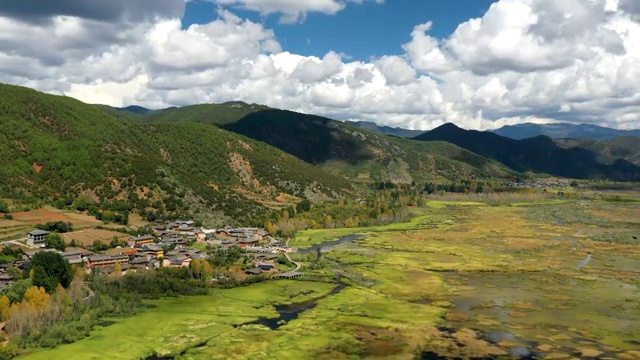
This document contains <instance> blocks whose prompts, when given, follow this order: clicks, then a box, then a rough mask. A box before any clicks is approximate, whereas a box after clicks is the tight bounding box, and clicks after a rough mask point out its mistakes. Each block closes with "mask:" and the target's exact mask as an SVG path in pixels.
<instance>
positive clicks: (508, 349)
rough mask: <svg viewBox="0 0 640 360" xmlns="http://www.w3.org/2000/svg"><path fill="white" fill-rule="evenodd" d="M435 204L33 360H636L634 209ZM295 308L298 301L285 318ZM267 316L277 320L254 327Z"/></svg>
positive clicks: (311, 234)
mask: <svg viewBox="0 0 640 360" xmlns="http://www.w3.org/2000/svg"><path fill="white" fill-rule="evenodd" d="M429 205H430V206H428V207H425V208H422V209H419V210H417V211H419V215H418V216H417V217H415V218H414V219H412V221H410V222H407V223H402V224H392V225H388V226H380V227H372V228H366V229H360V228H359V229H330V230H312V231H306V232H302V233H301V234H299V235H298V236H297V237H296V241H295V242H294V245H295V246H297V247H300V248H306V247H308V246H310V245H314V244H315V245H317V244H319V243H322V242H325V241H328V240H335V239H336V238H337V237H340V236H345V235H352V234H363V235H365V236H364V238H361V239H358V240H355V241H354V242H352V243H343V244H339V245H335V246H331V247H327V248H322V249H321V256H320V258H318V255H317V253H316V252H311V253H308V254H292V257H294V259H296V260H302V261H303V262H305V265H306V266H305V267H303V269H302V271H304V272H305V277H303V278H302V279H301V280H298V281H270V282H267V283H261V284H255V285H251V286H247V287H242V288H235V289H228V290H222V289H220V290H215V291H212V293H211V295H209V296H202V297H193V298H179V299H168V300H158V301H154V302H151V303H150V304H151V305H153V306H155V307H150V308H149V309H148V310H146V311H144V312H141V313H139V314H138V315H136V316H134V317H131V318H127V319H122V320H116V321H115V323H114V324H113V325H110V326H108V327H105V328H100V329H97V330H96V331H95V332H94V333H93V335H92V336H90V337H89V338H87V339H84V340H81V341H79V342H77V343H74V344H70V345H63V346H61V347H59V348H57V349H54V350H46V351H42V352H36V353H33V354H31V355H29V356H26V357H25V358H27V359H45V358H46V359H75V358H78V359H80V358H83V359H90V358H92V357H93V358H97V357H96V356H99V355H101V354H102V353H103V352H104V351H107V350H109V351H110V354H112V356H113V357H114V358H116V359H139V358H144V357H145V356H150V355H152V354H154V352H155V353H157V354H158V355H163V356H166V355H171V356H175V359H201V358H211V359H246V358H251V359H272V358H279V359H307V358H308V359H357V358H373V357H375V358H382V359H385V358H386V359H415V358H424V359H437V358H447V357H453V358H464V359H469V358H546V359H570V358H613V359H640V352H639V351H638V350H639V349H640V342H638V340H639V339H640V289H639V285H640V240H639V239H640V218H639V217H638V216H636V215H637V214H639V213H640V202H635V201H631V200H629V201H616V202H606V201H599V200H575V201H565V202H551V201H549V202H544V201H538V202H535V203H534V202H531V203H518V204H514V205H517V206H511V205H510V204H503V205H489V204H484V203H481V202H478V201H474V202H433V203H430V204H429ZM311 280H315V281H311ZM336 280H337V283H336ZM312 298H317V299H316V300H315V301H312V302H308V301H307V300H309V299H312ZM291 302H294V303H302V304H304V306H301V307H299V308H298V309H297V311H298V312H297V313H296V316H295V317H289V318H287V317H283V316H284V315H283V311H284V310H283V307H282V306H277V305H280V304H283V303H291ZM279 313H280V315H279ZM285 315H286V314H285ZM260 317H267V318H271V319H274V320H273V321H267V320H268V319H267V320H264V321H260V320H258V321H257V322H255V323H251V324H247V323H248V322H252V321H253V320H256V319H259V318H260ZM276 320H277V323H276V322H275V321H276ZM140 324H145V325H144V327H143V328H140V327H139V326H140ZM242 324H244V325H242ZM238 325H240V326H238ZM152 358H153V357H149V359H152Z"/></svg>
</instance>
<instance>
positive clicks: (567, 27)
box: [0, 0, 640, 130]
mask: <svg viewBox="0 0 640 360" xmlns="http://www.w3.org/2000/svg"><path fill="white" fill-rule="evenodd" d="M34 1H36V2H40V3H42V4H41V5H42V6H38V7H34V6H29V4H30V3H32V2H34ZM5 2H7V3H9V2H11V4H13V5H12V6H1V5H0V82H5V83H11V84H17V85H24V86H28V87H32V88H36V89H39V90H42V91H46V92H50V93H54V94H65V95H67V96H72V97H75V98H77V99H80V100H82V101H85V102H89V103H100V104H109V105H112V106H118V107H121V106H127V105H140V106H144V107H147V108H150V109H160V108H166V107H170V106H185V105H191V104H199V103H223V102H226V101H234V100H241V101H245V102H247V103H257V104H264V105H267V106H271V107H274V108H279V109H287V110H292V111H298V112H303V113H309V114H316V115H322V116H327V117H333V118H340V119H347V120H364V121H374V122H376V123H378V124H381V125H388V126H400V127H405V128H409V129H421V130H426V129H431V128H434V127H436V126H439V125H441V124H443V123H446V122H454V123H456V124H457V125H459V126H462V127H464V128H472V129H483V130H484V129H495V128H498V127H500V126H503V125H513V124H518V123H523V122H537V123H550V122H558V121H563V122H567V121H568V122H573V123H589V124H597V125H604V126H610V127H615V128H619V129H634V128H638V126H639V124H640V97H639V96H638V84H639V83H640V66H639V64H640V21H638V19H640V7H638V6H637V4H638V3H639V2H640V0H618V1H612V0H108V1H98V0H83V1H79V0H74V1H65V4H67V5H65V6H60V4H59V3H60V1H41V0H30V1H27V0H11V1H9V0H0V3H2V4H4V3H5ZM220 4H223V5H224V6H226V7H225V8H224V10H225V11H220V9H218V5H220ZM265 14H270V15H265ZM471 19H481V21H470V20H471ZM300 20H302V21H300ZM192 24H202V26H197V27H192V26H191V25H192ZM430 24H431V25H430ZM414 29H415V31H414ZM426 30H428V33H427V34H425V31H426ZM114 34H118V36H114ZM45 38H46V39H50V40H51V41H42V39H45Z"/></svg>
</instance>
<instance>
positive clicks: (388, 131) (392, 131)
mask: <svg viewBox="0 0 640 360" xmlns="http://www.w3.org/2000/svg"><path fill="white" fill-rule="evenodd" d="M347 124H348V125H351V126H354V127H357V128H360V129H365V130H369V131H370V132H373V133H377V134H384V135H393V136H398V137H404V138H412V137H416V136H418V135H420V134H422V133H424V131H422V130H408V129H403V128H399V127H390V126H379V125H377V124H376V123H374V122H371V121H350V122H347Z"/></svg>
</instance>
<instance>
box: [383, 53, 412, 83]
mask: <svg viewBox="0 0 640 360" xmlns="http://www.w3.org/2000/svg"><path fill="white" fill-rule="evenodd" d="M375 66H376V67H377V68H378V69H379V70H380V72H382V75H384V77H385V78H386V79H387V83H388V84H390V85H406V84H409V83H411V82H413V81H415V78H416V70H415V69H414V68H412V67H411V66H409V64H407V62H406V61H405V60H404V59H403V58H401V57H399V56H383V57H382V58H380V59H379V60H378V61H376V62H375Z"/></svg>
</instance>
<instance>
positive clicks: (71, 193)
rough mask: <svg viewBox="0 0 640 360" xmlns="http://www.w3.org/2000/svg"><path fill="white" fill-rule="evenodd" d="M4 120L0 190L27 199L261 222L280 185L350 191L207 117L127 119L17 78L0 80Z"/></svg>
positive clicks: (309, 194)
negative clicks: (30, 86)
mask: <svg viewBox="0 0 640 360" xmlns="http://www.w3.org/2000/svg"><path fill="white" fill-rule="evenodd" d="M167 111H171V110H167ZM0 123H2V128H3V131H2V133H0V153H1V154H2V157H0V179H2V181H0V198H1V197H5V198H11V199H14V200H15V201H17V202H18V203H22V204H26V205H29V204H30V203H33V204H36V203H38V202H42V201H47V202H48V201H55V200H56V199H59V201H62V202H66V203H71V202H73V201H74V200H77V199H78V198H80V197H82V198H87V199H91V201H92V202H95V205H96V206H98V207H99V208H100V209H102V210H110V211H140V212H141V213H150V212H153V213H157V214H162V213H174V214H176V215H179V214H186V213H190V214H201V215H202V217H205V216H208V217H205V220H207V221H206V223H207V224H209V225H210V226H217V225H225V224H239V223H244V224H247V223H260V222H261V221H262V219H263V218H264V216H266V211H265V210H266V208H265V205H263V204H266V203H270V202H274V201H276V199H278V198H281V195H282V194H283V193H284V194H288V195H291V196H295V197H298V198H302V197H306V198H309V199H311V200H312V201H320V200H323V199H328V198H337V197H342V196H344V195H345V194H347V193H350V192H353V188H352V185H351V184H350V183H349V182H348V181H346V180H345V179H344V178H343V177H341V176H337V175H334V174H331V173H327V172H325V171H323V170H322V169H319V168H317V167H314V166H312V165H309V164H307V163H305V162H303V161H301V160H299V159H297V158H296V157H294V156H292V155H289V154H287V153H285V152H283V151H280V150H278V149H276V148H274V147H272V146H269V145H267V144H265V143H262V142H258V141H255V140H252V139H250V138H247V137H244V136H241V135H237V134H234V133H232V132H229V131H226V130H224V129H221V128H217V127H213V126H211V125H209V124H202V123H197V122H189V121H184V122H167V121H155V122H152V123H149V122H131V121H126V120H125V119H123V118H121V117H117V116H114V115H113V113H112V112H110V111H106V110H105V107H104V106H96V105H89V104H84V103H82V102H80V101H77V100H74V99H72V98H68V97H61V96H53V95H47V94H43V93H40V92H37V91H35V90H31V89H27V88H22V87H17V86H10V85H3V84H0ZM121 200H127V202H128V203H131V204H134V208H133V209H130V208H127V207H126V206H124V205H122V201H121ZM123 206H124V207H123Z"/></svg>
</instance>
